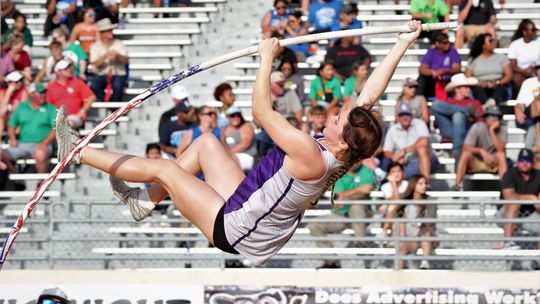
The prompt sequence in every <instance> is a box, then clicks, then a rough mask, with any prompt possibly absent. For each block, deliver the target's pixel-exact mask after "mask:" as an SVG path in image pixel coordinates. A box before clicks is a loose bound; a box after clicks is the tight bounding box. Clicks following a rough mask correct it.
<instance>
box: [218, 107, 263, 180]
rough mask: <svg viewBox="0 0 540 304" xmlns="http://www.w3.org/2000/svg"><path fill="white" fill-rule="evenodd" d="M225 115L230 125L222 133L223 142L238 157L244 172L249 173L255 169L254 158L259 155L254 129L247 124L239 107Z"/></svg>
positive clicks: (229, 110) (232, 108)
mask: <svg viewBox="0 0 540 304" xmlns="http://www.w3.org/2000/svg"><path fill="white" fill-rule="evenodd" d="M225 114H227V118H228V119H229V124H228V125H227V126H226V127H224V128H223V129H222V131H221V134H222V135H223V140H224V141H225V143H226V144H227V146H229V150H230V151H231V152H232V153H233V154H234V156H235V157H236V160H237V161H238V164H239V165H240V168H241V169H242V171H248V170H250V169H251V167H253V160H254V157H255V155H257V147H256V146H255V132H254V131H253V127H252V126H251V124H250V123H249V122H246V120H245V119H244V116H242V111H241V110H240V109H239V108H237V107H230V108H229V109H228V110H227V112H225Z"/></svg>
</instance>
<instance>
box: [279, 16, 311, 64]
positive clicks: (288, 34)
mask: <svg viewBox="0 0 540 304" xmlns="http://www.w3.org/2000/svg"><path fill="white" fill-rule="evenodd" d="M307 34H308V29H307V27H305V26H304V24H303V21H302V13H301V12H294V13H292V14H290V15H289V17H288V21H287V26H286V27H285V38H294V37H300V36H304V35H307ZM289 48H290V49H291V50H292V51H293V52H294V53H295V54H296V58H297V59H298V62H303V61H304V60H306V58H307V57H308V55H309V54H308V48H309V44H308V43H299V44H295V45H290V46H289Z"/></svg>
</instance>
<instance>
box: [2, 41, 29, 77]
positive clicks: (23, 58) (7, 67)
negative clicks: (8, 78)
mask: <svg viewBox="0 0 540 304" xmlns="http://www.w3.org/2000/svg"><path fill="white" fill-rule="evenodd" d="M2 47H3V50H4V52H5V53H4V55H3V57H2V60H1V61H0V65H2V66H4V68H3V69H2V70H3V73H4V76H5V75H7V74H8V73H9V72H11V71H13V70H17V71H20V72H21V73H22V74H23V75H24V78H25V79H26V80H27V81H30V80H31V79H32V61H31V59H30V55H29V54H28V53H27V52H26V51H25V50H23V48H24V38H23V36H22V35H19V34H11V35H10V36H9V38H8V42H7V43H6V44H5V45H3V46H2Z"/></svg>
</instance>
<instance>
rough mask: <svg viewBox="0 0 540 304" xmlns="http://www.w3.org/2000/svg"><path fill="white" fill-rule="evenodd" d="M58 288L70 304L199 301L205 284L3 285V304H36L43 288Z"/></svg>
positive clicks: (183, 303)
mask: <svg viewBox="0 0 540 304" xmlns="http://www.w3.org/2000/svg"><path fill="white" fill-rule="evenodd" d="M52 287H59V288H60V289H61V290H62V291H64V292H65V293H66V294H67V296H68V297H69V300H70V301H71V304H131V303H133V304H154V303H155V304H199V303H203V301H204V299H203V294H204V286H203V285H172V284H171V285H166V284H159V285H158V284H125V285H123V284H109V285H91V284H88V285H61V286H51V285H30V284H29V285H23V284H20V285H19V284H5V285H0V304H33V303H34V301H35V300H37V298H38V297H39V295H40V293H41V291H42V290H44V289H47V288H52Z"/></svg>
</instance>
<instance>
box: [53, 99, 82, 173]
mask: <svg viewBox="0 0 540 304" xmlns="http://www.w3.org/2000/svg"><path fill="white" fill-rule="evenodd" d="M55 129H56V142H57V145H58V152H57V158H58V160H59V161H61V160H62V159H64V157H65V156H66V155H67V154H68V153H69V152H70V151H71V150H72V149H73V147H75V146H76V145H77V142H79V140H80V138H79V134H78V133H77V131H75V130H73V129H71V127H70V126H69V122H68V119H67V114H66V107H64V106H61V107H60V108H59V109H58V113H57V114H56V122H55ZM80 163H81V154H80V153H77V154H75V156H74V157H73V159H72V160H71V161H70V162H69V163H68V165H69V164H80Z"/></svg>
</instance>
